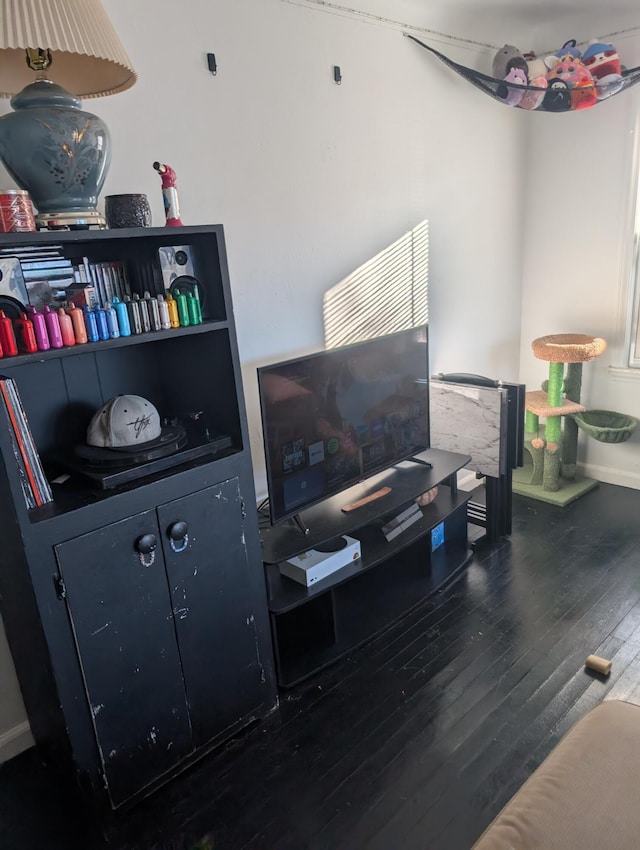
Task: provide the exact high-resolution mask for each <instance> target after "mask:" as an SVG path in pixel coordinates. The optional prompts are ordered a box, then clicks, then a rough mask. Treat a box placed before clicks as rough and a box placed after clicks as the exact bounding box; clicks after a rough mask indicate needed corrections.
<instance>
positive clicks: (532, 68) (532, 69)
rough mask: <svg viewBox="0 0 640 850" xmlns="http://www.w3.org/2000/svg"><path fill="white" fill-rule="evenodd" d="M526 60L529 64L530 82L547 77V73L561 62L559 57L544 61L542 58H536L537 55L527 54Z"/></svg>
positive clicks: (548, 57)
mask: <svg viewBox="0 0 640 850" xmlns="http://www.w3.org/2000/svg"><path fill="white" fill-rule="evenodd" d="M524 59H525V62H526V63H527V77H528V78H529V80H533V79H535V78H536V77H544V76H546V74H547V72H548V71H550V70H551V69H552V68H553V66H554V65H555V64H556V62H558V61H559V60H558V57H557V56H547V57H546V58H545V59H543V58H542V57H541V56H536V54H535V53H525V54H524Z"/></svg>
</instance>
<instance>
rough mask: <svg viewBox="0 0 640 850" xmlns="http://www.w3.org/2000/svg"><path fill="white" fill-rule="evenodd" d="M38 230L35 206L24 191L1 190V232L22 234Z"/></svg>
mask: <svg viewBox="0 0 640 850" xmlns="http://www.w3.org/2000/svg"><path fill="white" fill-rule="evenodd" d="M35 229H36V220H35V216H34V215H33V206H32V204H31V198H30V197H29V193H28V192H25V191H24V189H2V190H0V231H1V232H2V233H22V232H24V231H30V230H35Z"/></svg>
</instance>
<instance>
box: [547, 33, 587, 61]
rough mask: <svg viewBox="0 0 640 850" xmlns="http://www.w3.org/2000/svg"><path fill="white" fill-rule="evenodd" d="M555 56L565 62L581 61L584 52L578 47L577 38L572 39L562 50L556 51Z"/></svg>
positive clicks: (566, 42)
mask: <svg viewBox="0 0 640 850" xmlns="http://www.w3.org/2000/svg"><path fill="white" fill-rule="evenodd" d="M553 55H554V56H556V57H557V58H558V59H559V60H560V61H561V62H563V61H564V60H565V59H579V58H580V57H581V56H582V52H581V51H580V50H579V49H578V48H577V47H576V40H575V38H571V39H569V41H565V43H564V44H563V45H562V47H561V48H560V50H556V52H555V53H554V54H553Z"/></svg>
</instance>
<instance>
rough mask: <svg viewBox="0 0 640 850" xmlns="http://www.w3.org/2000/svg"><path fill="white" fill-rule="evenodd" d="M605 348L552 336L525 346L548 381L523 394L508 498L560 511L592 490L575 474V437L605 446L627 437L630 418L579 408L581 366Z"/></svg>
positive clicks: (589, 340)
mask: <svg viewBox="0 0 640 850" xmlns="http://www.w3.org/2000/svg"><path fill="white" fill-rule="evenodd" d="M606 347H607V344H606V342H605V341H604V340H603V339H600V338H599V337H592V336H587V335H586V334H553V335H550V336H544V337H539V338H538V339H535V340H534V341H533V342H532V343H531V348H532V349H533V353H534V356H535V357H536V358H537V359H538V360H546V361H547V362H548V363H549V379H548V381H547V382H546V384H543V389H542V390H535V391H533V392H528V393H527V394H526V399H525V408H526V419H525V438H524V448H525V464H524V466H523V467H521V468H519V469H515V470H514V472H513V484H512V488H513V492H514V493H517V494H518V495H521V496H528V497H530V498H532V499H538V500H540V501H543V502H549V503H550V504H554V505H560V506H564V505H567V504H569V502H573V501H574V500H575V499H578V498H579V497H580V496H583V495H584V494H585V493H587V492H588V491H589V490H592V489H593V488H594V487H597V486H598V482H597V481H595V480H593V479H590V478H584V477H581V476H579V475H578V474H577V472H576V466H577V463H576V462H577V455H578V431H579V430H582V431H584V432H585V433H586V434H587V435H588V436H589V437H591V438H593V439H595V440H599V441H600V442H605V443H620V442H623V441H624V440H627V439H629V437H630V436H631V434H632V433H633V430H634V428H635V427H636V425H637V420H635V419H634V418H633V417H632V416H627V415H626V414H624V413H616V412H615V411H612V410H592V411H588V410H586V409H585V407H584V406H583V405H582V404H580V393H581V389H582V364H583V363H586V362H588V361H590V360H595V359H596V358H597V357H599V356H600V355H601V354H602V353H603V352H604V350H605V349H606ZM565 364H567V372H566V375H565V372H564V367H565ZM540 419H545V420H546V422H545V425H541V424H540Z"/></svg>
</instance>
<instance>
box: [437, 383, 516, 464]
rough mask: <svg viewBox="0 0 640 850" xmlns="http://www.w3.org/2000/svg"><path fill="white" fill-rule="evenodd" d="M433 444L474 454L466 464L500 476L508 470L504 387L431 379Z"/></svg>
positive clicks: (451, 450) (449, 449)
mask: <svg viewBox="0 0 640 850" xmlns="http://www.w3.org/2000/svg"><path fill="white" fill-rule="evenodd" d="M429 398H430V406H431V414H430V420H431V445H432V447H433V448H434V449H444V450H445V451H449V452H460V453H462V454H468V455H470V456H471V462H470V463H468V464H467V468H468V469H471V470H473V471H475V472H480V473H482V475H489V476H491V477H493V478H497V477H498V476H499V475H500V474H501V473H502V472H504V471H505V461H506V439H501V435H505V434H506V429H505V422H506V409H507V397H506V392H505V390H502V389H496V388H494V387H491V388H489V387H473V386H467V385H462V384H451V383H447V382H446V381H431V382H430V394H429Z"/></svg>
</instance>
